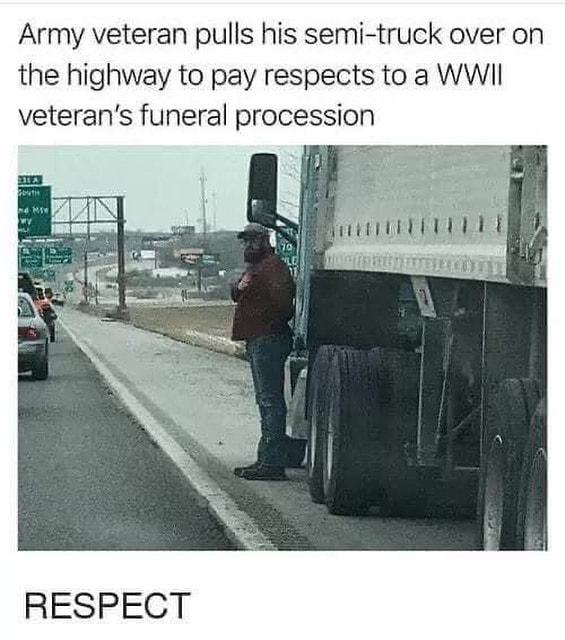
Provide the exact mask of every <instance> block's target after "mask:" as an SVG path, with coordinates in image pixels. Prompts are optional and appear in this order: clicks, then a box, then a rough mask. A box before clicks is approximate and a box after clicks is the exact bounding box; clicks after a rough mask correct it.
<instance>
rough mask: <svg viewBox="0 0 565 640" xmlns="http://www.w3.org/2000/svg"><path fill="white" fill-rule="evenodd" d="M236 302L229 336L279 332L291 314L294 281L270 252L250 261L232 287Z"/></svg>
mask: <svg viewBox="0 0 565 640" xmlns="http://www.w3.org/2000/svg"><path fill="white" fill-rule="evenodd" d="M232 299H233V301H234V302H237V307H236V309H235V315H234V319H233V328H232V340H247V339H248V338H257V337H258V336H267V335H272V334H276V333H281V332H282V331H284V329H285V327H286V326H287V323H288V321H289V320H290V319H291V318H292V316H293V314H294V307H293V300H294V281H293V279H292V275H291V274H290V271H289V269H288V267H287V266H286V264H285V263H284V262H283V261H282V260H281V259H280V258H279V257H278V256H277V255H275V254H274V253H268V254H267V255H266V256H265V257H264V258H263V259H262V260H261V261H260V262H257V263H255V264H252V265H250V267H249V268H248V269H247V271H246V272H245V273H244V274H243V276H242V277H241V278H240V279H239V282H238V283H237V284H235V285H233V287H232Z"/></svg>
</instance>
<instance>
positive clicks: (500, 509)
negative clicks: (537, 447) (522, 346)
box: [477, 379, 539, 551]
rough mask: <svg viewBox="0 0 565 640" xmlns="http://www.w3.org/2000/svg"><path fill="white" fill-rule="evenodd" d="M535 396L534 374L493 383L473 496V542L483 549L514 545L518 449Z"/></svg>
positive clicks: (520, 450)
mask: <svg viewBox="0 0 565 640" xmlns="http://www.w3.org/2000/svg"><path fill="white" fill-rule="evenodd" d="M538 401H539V391H538V386H537V383H536V382H535V381H534V380H530V379H507V380H503V381H502V382H501V383H500V384H499V385H498V387H497V388H496V390H495V392H494V393H493V394H492V397H491V400H490V402H489V407H488V413H487V421H486V422H487V424H486V428H485V434H484V439H483V452H484V455H483V462H482V465H481V471H480V478H479V490H478V499H477V511H478V513H477V516H478V517H477V523H478V538H479V540H478V542H479V546H480V548H482V549H484V550H491V551H494V550H511V549H516V548H518V546H517V508H518V493H519V487H520V476H521V469H522V459H523V451H524V447H525V442H526V439H527V434H528V430H529V426H530V423H531V421H532V416H533V413H534V411H535V407H536V405H537V403H538Z"/></svg>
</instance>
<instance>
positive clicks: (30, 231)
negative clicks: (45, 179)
mask: <svg viewBox="0 0 565 640" xmlns="http://www.w3.org/2000/svg"><path fill="white" fill-rule="evenodd" d="M50 235H51V187H46V186H37V187H36V186H23V187H18V237H20V238H30V237H33V236H50Z"/></svg>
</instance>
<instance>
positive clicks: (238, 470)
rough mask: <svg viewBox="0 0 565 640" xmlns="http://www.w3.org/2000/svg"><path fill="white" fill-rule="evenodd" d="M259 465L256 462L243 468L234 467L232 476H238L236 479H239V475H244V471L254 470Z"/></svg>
mask: <svg viewBox="0 0 565 640" xmlns="http://www.w3.org/2000/svg"><path fill="white" fill-rule="evenodd" d="M260 464H261V463H260V462H259V461H258V460H257V461H256V462H253V464H248V465H247V466H245V467H236V468H235V469H234V470H233V473H234V475H236V476H238V478H241V474H242V473H244V472H245V471H249V469H255V468H256V467H258V466H259V465H260Z"/></svg>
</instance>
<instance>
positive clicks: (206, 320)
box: [129, 305, 235, 341]
mask: <svg viewBox="0 0 565 640" xmlns="http://www.w3.org/2000/svg"><path fill="white" fill-rule="evenodd" d="M234 309H235V305H217V306H216V305H206V306H200V307H197V306H185V307H162V306H144V307H141V306H139V307H136V306H133V305H132V306H130V308H129V311H130V317H131V322H132V324H133V325H135V326H136V327H139V328H140V329H148V330H149V331H155V332H157V333H162V334H163V335H166V336H170V337H171V338H175V339H176V340H183V341H184V336H185V335H186V332H187V331H189V330H191V331H200V332H202V333H207V334H210V335H214V336H221V337H222V338H229V337H230V336H231V325H232V320H233V313H234Z"/></svg>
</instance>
